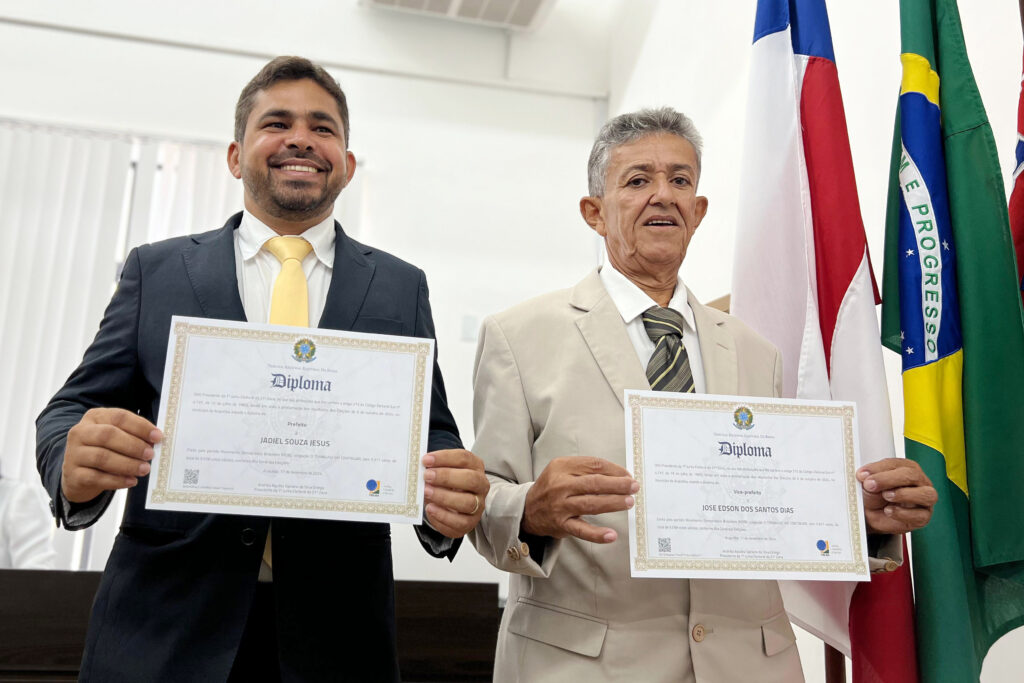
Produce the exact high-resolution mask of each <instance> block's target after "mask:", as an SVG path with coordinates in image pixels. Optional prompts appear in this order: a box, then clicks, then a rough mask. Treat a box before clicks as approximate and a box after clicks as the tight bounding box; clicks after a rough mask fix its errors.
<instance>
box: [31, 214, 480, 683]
mask: <svg viewBox="0 0 1024 683" xmlns="http://www.w3.org/2000/svg"><path fill="white" fill-rule="evenodd" d="M240 220H241V214H236V215H235V216H233V217H232V218H231V219H229V220H228V222H227V224H225V226H224V227H223V228H221V229H220V230H214V231H211V232H207V233H203V234H200V235H194V236H191V237H181V238H174V239H170V240H166V241H163V242H158V243H156V244H150V245H144V246H141V247H139V248H137V249H134V250H132V252H131V253H130V254H129V256H128V258H127V261H126V263H125V266H124V270H123V273H122V275H121V281H120V284H119V286H118V289H117V292H116V293H115V294H114V297H113V299H112V300H111V302H110V305H109V306H108V307H107V311H106V313H105V314H104V317H103V321H102V322H101V323H100V329H99V332H98V333H97V335H96V339H95V340H94V341H93V343H92V345H91V346H90V347H89V349H88V350H87V351H86V352H85V357H84V359H83V360H82V364H81V365H80V366H79V367H78V369H77V370H75V372H74V373H73V374H72V375H71V377H70V378H69V379H68V381H67V383H66V384H65V385H64V387H63V388H62V389H61V390H60V391H59V392H58V393H57V394H56V395H55V396H54V397H53V399H52V400H51V401H50V403H49V405H47V407H46V409H45V410H44V411H43V412H42V414H41V415H40V416H39V418H38V420H37V422H36V424H37V428H38V435H37V459H38V467H39V471H40V474H41V475H42V479H43V484H44V485H45V486H46V488H47V490H48V491H49V493H50V496H51V498H52V499H53V500H54V501H57V502H58V504H57V510H58V513H59V511H60V509H61V506H60V504H59V496H60V477H61V464H62V462H63V459H64V447H65V443H66V439H67V433H68V430H69V429H70V428H71V427H72V426H74V425H75V424H76V423H77V422H78V421H79V419H80V418H81V417H82V415H83V414H84V413H85V412H86V411H87V410H88V409H90V408H94V407H120V408H125V409H127V410H131V411H138V413H139V414H141V415H142V416H143V417H146V418H147V419H149V420H152V421H154V422H155V420H156V416H157V411H158V407H159V403H160V387H161V385H162V381H163V371H164V359H165V354H166V351H167V337H168V332H169V330H170V320H171V316H172V315H186V316H196V317H204V318H216V319H222V320H245V313H244V311H243V309H242V303H241V299H240V298H239V294H238V283H237V280H236V277H235V256H234V241H233V233H234V230H235V229H236V228H237V227H238V225H239V222H240ZM336 230H337V243H336V246H335V261H334V271H333V276H332V279H331V285H330V289H329V291H328V294H327V302H326V306H325V308H324V313H323V316H322V318H321V320H320V327H323V328H330V329H338V330H353V331H359V332H377V333H385V334H397V335H407V336H417V337H433V336H434V325H433V321H432V319H431V315H430V304H429V302H428V299H427V285H426V280H425V278H424V275H423V272H422V271H420V270H419V269H417V268H415V267H413V266H411V265H409V264H407V263H405V262H403V261H400V260H399V259H397V258H395V257H393V256H391V255H390V254H387V253H385V252H382V251H378V250H375V249H372V248H370V247H367V246H365V245H362V244H360V243H358V242H356V241H354V240H352V239H349V238H348V237H347V236H346V235H345V233H344V232H343V231H342V229H341V226H338V225H336ZM429 447H430V449H431V450H437V449H442V448H460V447H461V442H460V441H459V435H458V430H457V428H456V426H455V421H454V419H453V418H452V415H451V413H450V412H449V410H448V406H447V403H446V398H445V392H444V384H443V382H442V379H441V373H440V371H439V369H438V367H437V364H436V362H435V365H434V379H433V393H432V397H431V405H430V438H429ZM146 487H147V481H146V480H145V478H143V479H141V480H140V482H139V485H138V486H137V487H135V488H133V489H131V490H130V491H129V492H128V501H127V506H126V508H125V513H124V518H123V521H122V525H121V531H120V533H119V534H118V536H117V539H116V540H115V542H114V547H113V550H112V552H111V554H110V559H109V560H108V561H107V566H106V570H105V571H104V574H103V579H102V581H101V584H100V588H99V592H98V593H97V596H96V601H95V603H94V605H93V612H92V618H91V621H90V626H89V634H88V637H87V641H86V650H85V656H84V659H83V662H82V680H86V681H88V680H95V681H104V682H107V681H147V682H148V681H174V682H176V683H177V682H181V681H218V680H219V681H223V680H225V679H226V678H227V675H228V672H229V670H230V669H231V665H232V663H233V661H234V657H235V653H236V651H237V648H238V644H239V641H240V638H241V634H242V630H243V627H244V625H245V622H246V618H247V616H248V613H249V608H250V605H251V602H252V598H253V593H254V590H255V586H256V579H257V574H258V571H259V567H260V558H261V556H262V552H263V545H264V538H265V537H266V535H267V528H268V525H269V523H270V521H271V520H270V519H269V518H260V517H243V516H233V515H207V514H197V513H184V512H165V511H153V510H147V509H146V508H145V493H146ZM59 521H60V515H59V514H58V523H59ZM272 528H273V547H274V589H275V595H276V604H277V623H278V646H279V658H280V662H281V669H282V675H283V676H284V679H285V680H302V681H310V680H312V681H319V680H332V681H333V680H353V681H376V680H397V678H398V666H397V658H396V651H395V633H394V587H393V583H392V568H391V539H390V534H389V527H388V525H386V524H372V523H347V522H328V521H318V520H301V519H288V518H279V519H274V520H273V527H272ZM417 530H418V531H419V532H420V535H421V541H422V540H423V536H424V535H425V534H435V535H436V532H433V531H432V530H430V529H429V528H426V527H417ZM424 547H427V545H426V544H424ZM457 548H458V545H457V544H455V545H454V546H453V547H452V548H451V549H450V550H448V551H447V552H446V553H445V554H446V555H447V556H448V557H449V558H451V557H453V556H454V554H455V551H456V550H457ZM428 550H429V548H428Z"/></svg>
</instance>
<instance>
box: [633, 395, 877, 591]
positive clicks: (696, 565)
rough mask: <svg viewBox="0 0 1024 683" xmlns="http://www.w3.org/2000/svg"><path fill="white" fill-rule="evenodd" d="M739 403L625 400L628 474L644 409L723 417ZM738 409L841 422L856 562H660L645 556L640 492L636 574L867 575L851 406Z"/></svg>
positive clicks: (639, 446)
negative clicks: (628, 425) (630, 427)
mask: <svg viewBox="0 0 1024 683" xmlns="http://www.w3.org/2000/svg"><path fill="white" fill-rule="evenodd" d="M738 405H740V403H738V402H735V401H714V400H699V401H691V400H686V399H678V398H661V397H654V396H630V397H629V409H630V417H631V419H632V422H633V471H634V472H635V476H636V479H637V481H640V482H643V481H645V479H644V457H643V442H642V439H641V433H642V429H643V409H644V408H668V409H671V410H690V411H696V410H699V411H715V412H722V413H729V414H732V412H733V411H734V410H735V409H736V406H738ZM742 405H745V406H747V407H749V408H751V409H752V410H753V411H754V413H767V414H775V415H804V416H807V415H810V416H816V417H841V418H842V420H843V451H844V454H845V458H846V489H847V495H846V500H847V503H848V506H847V507H848V513H849V516H850V519H849V522H850V541H851V544H850V547H851V550H853V551H854V552H855V557H856V558H857V559H855V560H851V561H849V562H829V561H821V562H812V561H804V562H788V561H779V560H723V559H700V560H694V559H686V558H682V559H665V558H655V557H650V556H649V555H648V552H647V549H648V544H647V507H646V504H645V501H644V487H643V486H641V487H640V490H639V491H638V492H637V493H635V494H633V495H634V497H635V498H636V507H635V510H636V515H635V519H636V529H634V533H635V534H636V539H637V540H636V547H637V557H636V569H637V570H638V571H648V570H704V571H743V572H767V571H771V572H808V573H810V572H814V573H819V574H847V573H850V574H861V575H864V574H867V573H868V568H867V565H866V564H865V563H864V562H863V560H862V559H860V548H861V542H862V541H861V537H860V523H859V520H858V519H857V504H856V498H854V496H856V495H859V493H858V492H857V478H856V476H855V475H854V470H855V469H856V468H855V466H854V458H853V407H851V406H807V405H781V404H778V403H758V402H756V401H744V402H742Z"/></svg>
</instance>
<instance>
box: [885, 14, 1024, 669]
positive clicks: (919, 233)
mask: <svg viewBox="0 0 1024 683" xmlns="http://www.w3.org/2000/svg"><path fill="white" fill-rule="evenodd" d="M900 22H901V35H902V53H903V54H902V56H901V59H902V62H903V83H902V88H901V91H900V99H899V107H898V109H897V114H896V132H895V135H894V138H893V155H892V166H891V171H890V185H889V204H888V215H887V221H886V254H885V276H884V300H885V305H884V307H883V310H882V341H883V343H884V344H885V345H886V346H887V347H888V348H890V349H892V350H893V351H896V352H897V353H899V354H900V355H901V357H902V359H903V398H904V411H905V416H906V422H905V427H904V437H905V444H906V452H907V457H909V458H911V459H913V460H915V461H917V462H918V463H920V465H921V467H922V468H924V471H925V472H926V473H927V474H928V476H929V477H930V478H931V480H932V482H933V483H934V484H935V487H936V489H937V490H938V492H939V502H938V504H937V505H936V507H935V513H934V516H933V517H932V520H931V523H930V524H929V525H928V526H927V527H926V528H924V529H922V530H921V531H918V532H915V533H914V534H913V560H914V561H913V569H914V585H915V601H916V617H917V643H918V664H919V666H920V671H921V677H922V680H923V681H925V682H927V683H931V682H934V681H948V682H950V683H965V682H968V681H977V680H978V678H979V675H980V673H981V664H982V661H983V659H984V657H985V654H986V653H987V652H988V649H989V647H990V646H991V645H992V643H993V642H995V641H996V639H998V638H999V637H1000V636H1001V635H1003V634H1004V633H1006V632H1007V631H1009V630H1011V629H1013V628H1015V627H1017V626H1020V625H1022V624H1024V313H1022V310H1021V300H1020V297H1019V295H1018V289H1019V284H1018V282H1017V279H1016V270H1015V266H1014V252H1013V242H1012V238H1011V235H1010V226H1009V220H1008V218H1007V212H1006V199H1005V195H1004V192H1003V179H1002V176H1001V174H1000V170H999V161H998V157H997V155H996V146H995V140H994V138H993V136H992V130H991V127H990V126H989V123H988V118H987V116H986V115H985V108H984V106H983V105H982V102H981V97H980V95H979V94H978V88H977V86H976V84H975V82H974V74H973V73H972V72H971V66H970V63H969V61H968V59H967V50H966V48H965V46H964V38H963V31H962V29H961V26H960V15H959V12H958V11H957V6H956V2H955V0H901V2H900Z"/></svg>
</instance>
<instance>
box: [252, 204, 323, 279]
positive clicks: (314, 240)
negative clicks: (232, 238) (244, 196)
mask: <svg viewBox="0 0 1024 683" xmlns="http://www.w3.org/2000/svg"><path fill="white" fill-rule="evenodd" d="M272 237H277V233H276V232H274V231H273V230H272V229H271V228H270V227H269V226H267V225H266V224H265V223H263V222H262V221H260V220H259V219H258V218H256V217H255V216H253V215H252V214H251V213H249V212H248V211H243V212H242V223H241V224H240V225H239V226H238V245H239V247H240V248H241V252H242V259H243V260H246V261H248V260H249V259H251V258H253V257H254V256H256V254H258V253H259V251H260V249H262V248H263V245H264V244H265V243H266V241H267V240H269V239H270V238H272ZM301 237H302V238H303V239H305V240H306V241H307V242H309V243H310V244H311V245H312V246H313V253H314V254H316V257H317V258H318V259H319V260H320V262H321V263H323V264H324V265H325V266H327V267H328V268H333V267H334V242H335V239H336V235H335V232H334V217H333V216H328V217H327V218H325V219H324V220H323V221H321V222H320V223H317V224H316V225H314V226H313V227H311V228H307V229H306V231H305V232H304V233H302V235H301Z"/></svg>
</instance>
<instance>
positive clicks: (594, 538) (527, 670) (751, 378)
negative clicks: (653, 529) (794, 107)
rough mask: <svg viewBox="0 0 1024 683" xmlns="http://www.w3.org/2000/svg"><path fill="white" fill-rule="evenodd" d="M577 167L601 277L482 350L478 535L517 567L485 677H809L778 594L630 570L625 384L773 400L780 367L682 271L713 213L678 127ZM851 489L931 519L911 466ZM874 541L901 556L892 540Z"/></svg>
mask: <svg viewBox="0 0 1024 683" xmlns="http://www.w3.org/2000/svg"><path fill="white" fill-rule="evenodd" d="M588 171H589V176H590V177H589V181H590V196H589V197H584V198H583V199H582V200H581V201H580V210H581V213H582V214H583V218H584V219H585V220H586V222H587V223H588V224H589V225H590V226H591V227H592V228H593V229H594V230H595V231H597V233H598V234H600V235H601V236H602V237H604V239H605V244H606V247H607V252H608V264H607V265H605V266H604V267H602V268H600V269H599V270H598V271H595V272H593V273H591V274H590V275H588V276H587V277H586V278H584V279H583V281H582V282H580V283H579V284H577V285H576V286H575V287H573V288H571V289H568V290H563V291H559V292H554V293H551V294H548V295H546V296H542V297H539V298H537V299H534V300H532V301H528V302H526V303H524V304H521V305H519V306H516V307H514V308H512V309H511V310H508V311H505V312H504V313H500V314H498V315H496V316H493V317H492V318H489V319H488V320H487V321H485V323H484V328H483V330H482V332H481V336H480V344H479V348H478V350H477V363H476V373H475V401H474V416H475V420H476V437H477V438H476V444H475V446H474V449H473V450H474V451H475V452H476V453H477V455H479V457H481V458H482V459H483V460H484V464H485V466H486V469H487V473H488V476H489V479H490V481H491V490H490V494H489V495H488V496H487V506H486V511H485V513H484V515H483V518H482V519H481V521H480V525H479V526H478V527H477V529H476V531H475V532H474V533H473V534H472V538H473V542H474V544H475V545H476V548H477V550H478V551H479V552H480V553H481V554H482V555H483V556H484V557H486V558H487V559H488V560H489V561H490V562H491V563H492V564H494V565H495V566H496V567H498V568H500V569H504V570H506V571H509V572H512V577H511V585H510V591H509V599H508V603H507V605H506V608H505V613H504V617H503V619H502V623H501V631H500V633H499V637H498V650H497V656H496V662H495V680H496V681H529V682H530V683H539V682H543V681H557V682H559V683H562V682H564V681H584V682H586V683H597V682H598V681H624V680H635V681H643V682H644V683H648V682H656V681H673V682H679V681H701V682H716V683H718V682H726V683H728V682H731V681H787V682H789V681H800V680H803V674H802V672H801V668H800V660H799V657H798V655H797V650H796V647H794V643H795V638H794V635H793V630H792V628H791V627H790V624H789V620H788V618H787V617H786V613H785V611H784V609H783V604H782V598H781V596H780V594H779V589H778V586H777V585H776V583H775V582H774V581H755V580H750V581H725V580H706V579H702V580H696V579H695V580H692V581H685V580H674V579H634V578H631V577H630V575H629V544H628V542H627V539H626V536H625V534H626V523H627V515H626V513H625V510H627V509H628V508H630V507H631V506H632V505H633V498H632V495H631V494H633V493H635V492H636V491H637V490H638V489H639V486H638V484H637V483H636V482H635V481H634V480H633V479H632V478H631V477H630V476H629V473H628V472H627V471H626V470H625V468H624V467H623V465H624V464H625V450H626V449H625V428H624V424H623V422H624V420H623V390H625V389H650V388H652V387H654V388H656V389H661V388H664V387H663V384H668V386H667V388H668V389H669V390H673V391H696V392H707V393H718V394H742V395H750V396H777V395H779V393H780V391H781V386H782V367H781V363H782V360H781V356H780V354H779V352H778V351H777V350H776V349H775V348H774V347H773V346H772V345H771V344H769V343H768V342H767V341H765V340H764V339H762V338H761V337H759V336H758V335H757V334H756V333H755V332H753V331H752V330H750V329H749V328H748V327H746V326H745V325H744V324H743V323H741V322H739V321H738V320H736V319H735V318H732V317H730V316H729V315H726V314H724V313H721V312H719V311H716V310H714V309H711V308H708V307H706V306H703V305H701V304H700V303H699V302H698V301H697V300H696V299H694V298H693V295H692V294H690V292H689V291H688V290H687V289H686V287H685V286H684V285H683V283H682V281H681V280H680V278H679V267H680V265H681V264H682V261H683V257H684V256H685V254H686V247H687V245H688V244H689V241H690V238H691V237H692V236H693V233H694V231H695V230H696V229H697V226H698V225H700V222H701V220H702V219H703V217H704V214H705V212H706V211H707V206H708V200H707V198H705V197H700V196H698V195H697V193H696V188H697V181H698V178H699V175H700V137H699V135H698V133H697V131H696V130H695V129H694V127H693V124H692V123H691V122H690V120H689V119H688V118H686V117H685V116H683V115H682V114H679V113H678V112H675V111H673V110H671V109H659V110H644V111H641V112H637V113H635V114H625V115H623V116H619V117H617V118H615V119H612V120H611V121H609V122H608V123H607V124H606V125H605V126H604V128H603V129H602V131H601V133H600V135H599V136H598V139H597V141H596V142H595V144H594V149H593V151H592V152H591V156H590V164H589V169H588ZM652 307H653V308H652ZM659 321H660V322H659ZM659 326H660V327H661V328H663V329H662V331H660V332H659V331H658V329H657V328H658V327H659ZM664 329H669V330H671V331H672V332H671V334H669V335H666V334H665V332H664ZM675 332H678V334H676V333H675ZM673 335H674V336H673ZM663 337H664V338H663ZM663 346H664V347H666V348H668V349H669V352H670V353H669V354H668V355H669V356H671V357H669V358H668V361H667V362H666V358H667V357H668V356H665V353H668V352H663V351H662V350H661V349H662V347H663ZM659 353H661V354H662V356H661V360H660V361H659ZM659 363H660V365H659ZM656 366H657V367H656ZM670 366H671V367H670ZM649 377H650V378H651V379H650V380H649V379H648V378H649ZM666 378H667V379H666ZM858 476H859V478H860V479H861V481H862V482H863V485H864V488H865V501H866V506H865V507H866V509H867V512H866V518H867V523H868V529H869V531H873V532H875V533H876V534H896V533H901V532H905V531H907V530H910V529H914V528H918V527H920V526H923V525H924V524H925V523H926V522H927V521H928V518H929V517H930V515H931V506H932V504H934V501H935V491H934V489H932V488H931V486H930V482H929V481H928V480H927V478H926V477H925V476H924V474H923V473H922V472H921V471H920V468H919V467H917V466H916V464H914V463H912V462H908V461H904V460H889V461H881V462H880V463H875V464H874V465H871V466H870V467H869V468H864V469H862V471H861V472H860V473H859V475H858ZM879 538H883V539H884V538H885V537H884V536H881V537H879ZM892 541H896V543H893V542H892ZM873 545H876V546H881V548H880V549H876V552H875V553H874V554H875V555H876V556H886V555H888V557H896V558H897V559H898V558H899V543H898V537H896V536H891V537H889V542H879V541H875V542H874V543H873ZM883 565H884V561H881V560H878V561H874V562H873V567H875V566H878V567H880V566H883Z"/></svg>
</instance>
